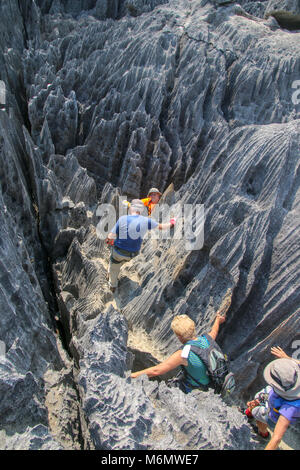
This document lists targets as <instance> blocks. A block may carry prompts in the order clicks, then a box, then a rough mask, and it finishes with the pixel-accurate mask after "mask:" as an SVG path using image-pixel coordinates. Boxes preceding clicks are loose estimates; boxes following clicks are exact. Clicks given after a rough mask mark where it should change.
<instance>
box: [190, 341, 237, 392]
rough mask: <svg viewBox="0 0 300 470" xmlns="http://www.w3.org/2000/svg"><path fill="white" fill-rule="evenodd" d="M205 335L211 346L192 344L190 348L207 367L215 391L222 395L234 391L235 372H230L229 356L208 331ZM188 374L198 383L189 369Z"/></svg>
mask: <svg viewBox="0 0 300 470" xmlns="http://www.w3.org/2000/svg"><path fill="white" fill-rule="evenodd" d="M203 336H204V337H205V338H206V339H207V341H208V343H209V346H208V347H207V348H200V347H198V346H195V345H194V344H192V345H191V349H190V350H191V351H193V353H195V354H196V355H197V356H198V357H199V358H200V359H201V361H202V362H203V363H204V365H205V367H206V368H207V372H208V376H209V378H210V385H211V386H212V387H213V388H214V390H215V393H219V394H221V395H226V394H229V393H232V392H233V390H234V389H235V379H234V375H233V373H232V372H229V369H228V359H227V356H226V355H225V354H223V352H222V350H221V348H220V346H219V345H218V344H217V343H216V341H215V340H214V339H213V338H212V337H211V336H210V335H209V334H207V333H206V334H204V335H203ZM186 374H187V375H189V376H190V377H191V378H192V379H193V380H194V381H195V382H196V383H198V381H197V380H196V379H195V378H194V377H192V376H191V375H190V374H188V373H187V371H186Z"/></svg>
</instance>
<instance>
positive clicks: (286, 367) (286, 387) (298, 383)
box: [264, 358, 300, 400]
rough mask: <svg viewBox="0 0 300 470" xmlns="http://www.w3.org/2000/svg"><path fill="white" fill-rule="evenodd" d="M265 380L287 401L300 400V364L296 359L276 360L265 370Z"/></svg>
mask: <svg viewBox="0 0 300 470" xmlns="http://www.w3.org/2000/svg"><path fill="white" fill-rule="evenodd" d="M264 378H265V380H266V382H267V383H268V384H269V385H271V387H272V388H273V389H274V391H275V392H276V393H277V394H278V395H280V396H281V397H282V398H285V399H286V400H298V399H299V398H300V364H298V362H297V361H296V360H294V359H287V358H281V359H275V361H272V362H270V364H268V365H267V367H266V368H265V370H264Z"/></svg>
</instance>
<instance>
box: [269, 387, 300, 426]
mask: <svg viewBox="0 0 300 470" xmlns="http://www.w3.org/2000/svg"><path fill="white" fill-rule="evenodd" d="M281 401H282V403H280V402H281ZM268 402H269V406H270V414H269V416H270V418H271V420H272V421H274V422H277V420H278V418H279V415H283V416H284V417H285V418H287V419H288V420H289V421H291V422H292V423H293V422H296V421H297V420H298V419H300V403H299V402H300V400H295V401H288V400H283V399H282V398H281V397H280V396H279V395H277V393H275V392H274V390H273V389H272V388H271V390H270V392H269V399H268ZM276 406H277V408H276ZM276 409H277V411H278V412H276V411H275V410H276Z"/></svg>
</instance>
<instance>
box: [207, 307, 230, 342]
mask: <svg viewBox="0 0 300 470" xmlns="http://www.w3.org/2000/svg"><path fill="white" fill-rule="evenodd" d="M225 320H226V317H225V316H223V315H220V314H219V313H217V318H216V319H215V321H214V324H213V326H212V329H211V330H210V332H209V333H208V334H209V336H210V337H211V338H212V339H214V340H216V338H217V336H218V333H219V328H220V325H221V324H222V323H224V321H225Z"/></svg>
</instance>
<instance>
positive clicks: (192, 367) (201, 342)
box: [182, 336, 209, 387]
mask: <svg viewBox="0 0 300 470" xmlns="http://www.w3.org/2000/svg"><path fill="white" fill-rule="evenodd" d="M192 344H194V345H195V346H198V347H199V348H203V349H205V348H207V347H208V346H209V342H208V340H207V338H206V337H204V336H198V338H197V340H190V341H187V343H185V345H184V347H183V349H182V357H186V355H187V354H188V356H187V357H186V359H187V362H188V365H187V366H184V367H185V369H186V370H187V372H188V374H190V375H192V376H193V377H195V379H196V380H197V381H198V382H200V383H201V384H202V385H208V384H209V377H208V374H207V369H206V367H205V365H204V363H203V362H202V361H201V359H200V358H199V357H198V356H197V355H196V354H195V353H193V351H188V349H189V348H188V345H192ZM186 381H187V382H188V383H189V384H191V385H193V386H195V387H197V385H198V384H197V383H196V382H195V381H194V380H192V379H191V378H190V377H187V379H186Z"/></svg>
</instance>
